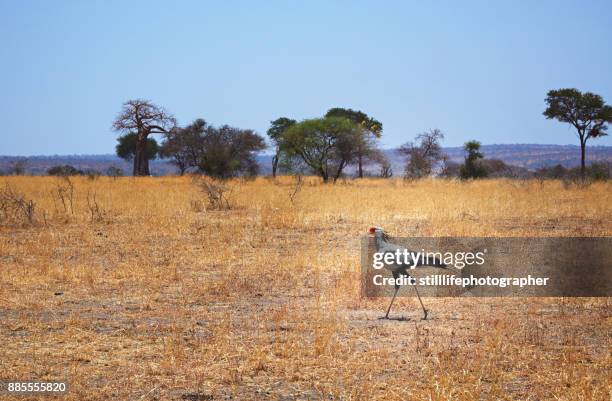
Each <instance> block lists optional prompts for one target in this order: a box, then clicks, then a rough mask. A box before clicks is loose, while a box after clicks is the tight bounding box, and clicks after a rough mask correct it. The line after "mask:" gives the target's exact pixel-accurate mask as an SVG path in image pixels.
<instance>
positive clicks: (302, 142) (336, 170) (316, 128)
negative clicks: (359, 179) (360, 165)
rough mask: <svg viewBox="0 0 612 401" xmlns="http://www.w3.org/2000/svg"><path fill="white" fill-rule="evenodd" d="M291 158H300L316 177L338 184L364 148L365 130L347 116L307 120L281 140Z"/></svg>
mask: <svg viewBox="0 0 612 401" xmlns="http://www.w3.org/2000/svg"><path fill="white" fill-rule="evenodd" d="M280 146H281V148H282V149H283V151H284V152H286V153H287V154H288V155H289V157H291V156H297V157H299V158H300V159H301V160H302V161H303V162H304V163H305V164H306V165H307V166H308V167H309V168H310V169H311V170H312V171H313V172H314V173H315V174H317V175H319V176H320V177H321V178H323V181H324V182H328V181H329V179H333V180H334V181H336V180H337V179H338V178H339V177H340V176H341V175H342V172H343V170H344V168H345V167H346V166H347V165H348V164H350V163H351V162H353V161H354V160H355V157H356V156H357V152H358V151H359V149H360V148H362V147H363V146H364V142H363V135H362V130H361V129H360V127H359V126H358V125H357V124H355V123H354V122H353V121H351V120H349V119H348V118H344V117H325V118H314V119H309V120H304V121H302V122H300V123H297V124H295V125H293V126H291V127H290V128H289V129H288V130H286V131H285V132H284V134H283V135H282V136H281V138H280Z"/></svg>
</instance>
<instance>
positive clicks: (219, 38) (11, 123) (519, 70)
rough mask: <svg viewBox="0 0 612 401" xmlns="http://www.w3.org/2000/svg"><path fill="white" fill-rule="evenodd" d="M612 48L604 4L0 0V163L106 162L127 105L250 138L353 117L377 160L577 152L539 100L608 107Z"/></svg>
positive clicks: (609, 11)
mask: <svg viewBox="0 0 612 401" xmlns="http://www.w3.org/2000/svg"><path fill="white" fill-rule="evenodd" d="M611 39H612V2H611V1H599V2H598V1H571V2H568V1H560V0H555V1H524V2H521V1H505V2H502V1H495V2H491V1H482V2H473V1H448V2H443V1H435V2H426V1H397V2H392V1H382V2H377V1H370V2H360V1H329V0H328V1H324V0H323V1H314V0H310V1H300V2H298V1H283V2H273V1H263V0H262V1H244V2H237V1H215V2H212V1H211V2H207V1H164V2H157V1H150V0H149V1H142V2H138V1H116V2H111V1H60V0H56V1H38V2H32V1H18V0H0V121H1V122H2V127H1V134H0V135H1V137H2V141H0V154H4V155H8V154H11V155H33V154H74V153H82V154H92V153H112V152H113V151H114V144H115V138H116V134H115V133H113V132H112V131H111V128H110V127H111V123H112V120H113V118H114V117H115V116H116V114H117V113H118V112H119V110H120V108H121V103H122V102H124V101H125V100H127V99H131V98H145V99H150V100H151V101H153V102H155V103H157V104H159V105H162V106H164V107H165V108H166V109H167V110H168V111H170V112H172V113H174V114H175V115H176V117H177V118H178V120H179V123H180V124H187V123H189V122H191V120H193V119H195V118H198V117H202V118H205V119H206V120H207V121H208V122H210V123H212V124H215V125H219V124H230V125H235V126H238V127H241V128H253V129H255V130H257V131H258V132H259V133H261V134H265V131H266V129H267V128H268V124H269V121H270V120H273V119H275V118H277V117H280V116H287V117H292V118H295V119H303V118H311V117H316V116H321V115H322V114H324V113H325V111H326V110H327V109H328V108H330V107H334V106H338V107H351V108H355V109H360V110H362V111H365V112H366V113H368V114H370V115H372V116H374V117H375V118H377V119H379V120H380V121H382V122H383V125H384V133H383V135H384V137H383V146H385V147H390V146H397V145H399V144H401V143H404V142H406V141H408V140H410V139H412V138H413V137H414V136H415V135H416V134H418V133H419V132H421V131H423V130H426V129H428V128H440V129H441V130H442V131H443V132H445V133H446V140H445V141H444V144H445V145H447V146H457V145H460V144H462V143H463V142H465V141H466V140H468V139H478V140H480V141H482V142H483V143H485V144H492V143H556V144H568V143H571V144H577V143H578V142H577V140H576V138H575V136H574V133H573V131H572V130H571V129H570V128H569V127H568V126H566V125H564V124H561V123H558V122H553V121H550V120H546V119H545V118H544V117H543V116H542V111H543V110H544V108H545V106H544V97H545V95H546V92H547V91H548V90H549V89H553V88H560V87H577V88H579V89H581V90H588V91H593V92H596V93H599V94H600V95H602V96H603V97H604V99H606V101H607V102H608V103H612V47H611V45H610V41H611ZM591 144H592V145H596V144H601V145H612V139H610V137H607V138H604V139H599V140H595V141H593V142H591Z"/></svg>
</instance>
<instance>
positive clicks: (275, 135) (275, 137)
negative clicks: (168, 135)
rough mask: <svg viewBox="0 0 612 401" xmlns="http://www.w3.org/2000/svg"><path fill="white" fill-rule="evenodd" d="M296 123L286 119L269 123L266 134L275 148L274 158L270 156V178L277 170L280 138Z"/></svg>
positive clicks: (274, 175) (278, 119) (279, 155)
mask: <svg viewBox="0 0 612 401" xmlns="http://www.w3.org/2000/svg"><path fill="white" fill-rule="evenodd" d="M296 123H297V121H295V120H293V119H291V118H287V117H280V118H277V119H276V120H274V121H271V122H270V128H269V129H268V131H267V134H268V137H269V138H270V140H271V141H272V144H273V145H274V147H275V152H274V156H272V177H276V171H277V169H278V163H279V161H280V157H281V148H280V141H281V136H282V135H283V133H284V132H285V131H287V129H289V128H290V127H292V126H293V125H295V124H296Z"/></svg>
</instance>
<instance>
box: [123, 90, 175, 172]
mask: <svg viewBox="0 0 612 401" xmlns="http://www.w3.org/2000/svg"><path fill="white" fill-rule="evenodd" d="M175 126H176V119H175V118H174V116H172V115H171V114H169V113H168V112H166V111H165V110H164V109H163V108H161V107H159V106H156V105H155V104H153V103H151V102H149V101H147V100H142V99H135V100H128V101H127V102H125V103H123V109H122V110H121V113H119V115H118V116H117V118H116V119H115V121H114V122H113V130H114V131H118V132H123V133H125V134H129V133H132V132H133V133H135V134H136V144H135V152H134V175H135V176H147V175H150V171H149V159H148V157H147V139H148V138H149V135H150V134H160V133H166V132H168V131H170V130H171V129H172V128H173V127H175Z"/></svg>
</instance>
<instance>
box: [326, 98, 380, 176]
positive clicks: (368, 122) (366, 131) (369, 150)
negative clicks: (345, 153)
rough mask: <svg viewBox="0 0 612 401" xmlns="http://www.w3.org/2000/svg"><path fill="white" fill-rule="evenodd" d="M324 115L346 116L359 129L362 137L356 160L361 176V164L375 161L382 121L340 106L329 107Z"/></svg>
mask: <svg viewBox="0 0 612 401" xmlns="http://www.w3.org/2000/svg"><path fill="white" fill-rule="evenodd" d="M325 117H340V118H346V119H348V120H350V121H352V122H353V123H355V124H356V125H357V126H358V127H359V128H360V130H361V134H362V139H361V141H360V145H359V147H358V148H357V151H356V159H357V160H356V161H357V175H358V176H359V178H362V177H363V165H364V164H365V163H366V162H368V161H373V162H377V158H378V153H379V152H378V150H377V149H376V140H377V139H379V138H380V137H381V135H382V129H383V126H382V123H381V122H380V121H378V120H376V119H374V118H372V117H370V116H368V115H367V114H366V113H364V112H362V111H359V110H353V109H345V108H341V107H334V108H332V109H329V110H328V111H327V113H326V114H325Z"/></svg>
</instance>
